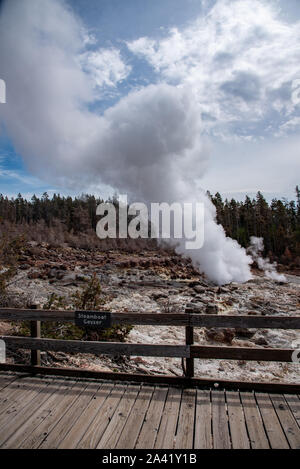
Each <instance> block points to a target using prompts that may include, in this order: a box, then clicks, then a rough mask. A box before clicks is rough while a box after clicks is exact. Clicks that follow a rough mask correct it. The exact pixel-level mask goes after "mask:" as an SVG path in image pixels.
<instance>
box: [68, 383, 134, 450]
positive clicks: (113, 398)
mask: <svg viewBox="0 0 300 469" xmlns="http://www.w3.org/2000/svg"><path fill="white" fill-rule="evenodd" d="M126 389H127V387H126V386H124V385H116V386H115V387H114V388H113V389H112V391H111V393H110V395H109V396H108V398H107V399H106V400H105V402H104V403H103V405H102V406H101V410H100V412H97V413H96V415H95V416H94V419H93V420H92V422H91V423H90V424H89V427H88V429H87V430H86V431H85V433H84V435H83V437H82V438H81V440H80V441H79V443H78V444H77V448H80V449H93V448H96V447H97V444H98V442H99V440H100V439H101V437H102V435H103V433H104V432H105V430H106V428H107V426H108V425H109V422H110V421H111V419H112V418H113V416H114V413H115V411H116V408H117V406H118V404H119V402H120V400H121V399H122V397H123V395H124V393H125V392H126Z"/></svg>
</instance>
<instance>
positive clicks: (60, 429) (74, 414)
mask: <svg viewBox="0 0 300 469" xmlns="http://www.w3.org/2000/svg"><path fill="white" fill-rule="evenodd" d="M100 386H101V385H99V383H89V384H87V383H85V388H84V389H83V390H82V392H81V393H80V394H79V395H78V397H77V400H76V401H75V402H74V404H73V405H72V407H71V408H70V409H69V410H68V412H66V413H65V414H64V415H63V416H62V418H61V419H60V420H59V421H58V422H57V423H56V425H55V426H54V428H52V429H51V431H49V430H47V435H46V436H45V437H44V439H43V441H42V443H41V444H40V445H39V449H55V448H57V447H58V445H59V443H60V442H61V441H62V440H63V439H64V438H65V437H66V435H67V434H68V433H69V431H70V430H71V429H72V428H73V425H74V424H75V422H76V421H77V419H78V418H79V417H80V415H81V414H82V413H83V411H84V409H85V408H86V407H87V406H88V405H89V403H90V402H91V400H92V399H93V398H94V396H95V394H96V393H97V391H98V390H99V388H100Z"/></svg>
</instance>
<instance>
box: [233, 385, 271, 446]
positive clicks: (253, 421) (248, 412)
mask: <svg viewBox="0 0 300 469" xmlns="http://www.w3.org/2000/svg"><path fill="white" fill-rule="evenodd" d="M240 396H241V401H242V405H243V411H244V415H245V420H246V425H247V430H248V434H249V439H250V445H251V448H252V449H269V448H270V445H269V442H268V438H267V435H266V432H265V429H264V425H263V421H262V418H261V415H260V413H259V409H258V407H257V404H256V401H255V397H254V394H253V393H249V392H241V393H240Z"/></svg>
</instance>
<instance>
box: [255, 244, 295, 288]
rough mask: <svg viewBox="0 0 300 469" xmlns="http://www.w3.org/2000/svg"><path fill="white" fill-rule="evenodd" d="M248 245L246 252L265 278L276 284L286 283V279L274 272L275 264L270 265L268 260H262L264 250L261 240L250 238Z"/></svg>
mask: <svg viewBox="0 0 300 469" xmlns="http://www.w3.org/2000/svg"><path fill="white" fill-rule="evenodd" d="M250 243H251V244H250V246H249V248H248V251H249V253H250V254H251V256H252V259H253V260H254V261H256V263H257V265H258V267H259V268H260V269H261V270H263V271H264V273H265V276H266V277H267V278H269V279H271V280H276V281H277V282H286V281H287V280H286V277H285V276H284V275H283V274H279V273H278V272H277V271H276V263H273V264H271V262H270V259H268V258H265V259H263V258H262V253H263V250H264V240H263V238H257V237H256V236H251V238H250Z"/></svg>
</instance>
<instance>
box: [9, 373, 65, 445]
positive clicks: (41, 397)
mask: <svg viewBox="0 0 300 469" xmlns="http://www.w3.org/2000/svg"><path fill="white" fill-rule="evenodd" d="M61 386H62V383H61V382H60V383H59V384H57V383H55V381H54V382H53V384H52V385H51V384H47V383H43V385H41V386H40V387H39V388H37V389H36V390H35V391H34V392H32V393H28V394H27V395H22V394H20V396H19V401H18V402H17V404H16V405H13V406H12V408H11V409H7V411H6V413H5V415H4V416H1V425H2V427H1V432H0V442H1V447H3V448H12V447H13V446H12V439H13V438H17V437H18V436H19V438H21V436H22V434H23V433H22V432H23V430H24V427H25V426H27V428H28V431H29V430H30V424H31V423H32V421H33V420H34V416H35V413H36V412H37V411H38V409H39V408H40V406H42V405H43V404H44V403H46V402H47V401H48V399H50V398H51V396H55V395H56V393H57V391H58V390H59V389H60V387H61ZM21 441H22V440H21Z"/></svg>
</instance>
